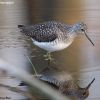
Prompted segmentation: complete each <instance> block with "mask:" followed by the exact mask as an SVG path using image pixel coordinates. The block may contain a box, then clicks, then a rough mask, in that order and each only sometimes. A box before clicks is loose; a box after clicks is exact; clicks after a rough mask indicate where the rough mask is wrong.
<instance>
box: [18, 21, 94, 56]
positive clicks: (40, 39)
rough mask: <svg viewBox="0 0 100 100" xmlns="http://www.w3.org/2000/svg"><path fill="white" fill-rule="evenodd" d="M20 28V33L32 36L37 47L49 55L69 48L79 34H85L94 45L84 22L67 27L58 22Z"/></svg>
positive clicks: (21, 26)
mask: <svg viewBox="0 0 100 100" xmlns="http://www.w3.org/2000/svg"><path fill="white" fill-rule="evenodd" d="M18 28H20V32H22V33H24V34H25V35H27V36H30V37H31V39H32V41H33V43H34V44H35V45H36V46H38V47H40V48H42V49H44V50H46V51H47V52H49V53H50V52H54V51H59V50H63V49H65V48H67V47H68V46H69V45H71V43H72V42H73V40H74V38H75V37H76V36H77V35H78V34H79V33H84V34H85V35H86V37H87V38H88V39H89V41H90V42H91V43H92V44H93V42H92V41H91V40H90V38H89V37H88V36H87V34H86V31H87V26H86V24H84V23H83V22H80V23H76V24H74V25H67V24H64V23H60V22H56V21H47V22H43V23H39V24H35V25H26V26H24V25H18ZM93 45H94V44H93ZM48 57H50V54H49V55H48ZM50 58H51V57H50Z"/></svg>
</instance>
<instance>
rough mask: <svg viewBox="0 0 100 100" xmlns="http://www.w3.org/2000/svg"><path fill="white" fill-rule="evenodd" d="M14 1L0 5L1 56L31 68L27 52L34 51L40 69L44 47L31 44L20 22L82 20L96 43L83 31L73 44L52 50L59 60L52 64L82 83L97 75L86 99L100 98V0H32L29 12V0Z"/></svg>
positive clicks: (95, 99) (39, 69)
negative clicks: (23, 32) (18, 27)
mask: <svg viewBox="0 0 100 100" xmlns="http://www.w3.org/2000/svg"><path fill="white" fill-rule="evenodd" d="M14 1H15V4H14V5H0V13H1V14H0V15H1V16H0V56H1V57H2V58H4V59H6V60H8V61H10V62H12V63H13V64H16V65H17V66H24V68H25V69H28V67H27V66H30V64H29V62H28V60H27V58H26V57H25V55H31V53H32V55H33V56H34V57H33V58H32V61H33V63H34V65H35V66H36V69H37V71H38V72H39V71H41V69H43V68H44V67H46V66H47V62H46V61H45V60H44V58H43V54H45V51H43V50H41V49H39V48H38V47H36V46H34V45H32V42H31V40H30V39H29V38H26V37H24V36H23V35H22V34H21V33H20V32H19V30H18V29H17V25H18V24H29V23H30V22H31V23H33V24H34V23H38V22H42V21H44V20H45V21H47V20H57V21H60V22H64V23H67V24H74V23H76V22H79V21H83V22H84V23H86V24H87V26H88V35H89V37H90V38H91V39H92V41H93V42H94V44H95V46H94V47H93V46H92V44H91V43H90V42H89V41H88V40H87V39H86V38H85V36H84V35H80V36H79V37H77V38H76V39H75V41H74V42H73V44H72V45H71V46H70V47H68V48H67V49H65V50H63V51H59V52H55V53H53V57H54V58H55V59H56V64H51V66H53V67H57V68H59V69H63V70H67V71H68V72H70V73H72V74H75V75H76V76H77V77H79V79H80V80H81V85H83V86H85V85H87V84H88V83H89V82H90V81H91V80H92V79H93V78H94V77H95V78H96V80H95V82H94V83H93V85H92V86H91V88H90V96H89V98H88V99H87V100H98V99H100V93H99V91H100V88H99V84H100V46H99V44H100V34H99V32H100V28H99V27H100V23H99V22H100V1H99V0H92V1H91V0H76V1H74V0H69V1H68V0H67V1H66V0H51V1H49V0H41V1H40V0H31V2H33V3H30V10H29V11H30V13H28V12H27V11H28V10H27V9H28V8H27V3H26V2H24V3H25V4H24V5H23V0H20V1H19V0H14ZM48 1H49V3H48ZM29 14H30V15H29ZM29 16H30V17H31V19H30V17H29ZM30 20H31V21H30ZM77 73H78V74H77ZM0 80H2V79H0ZM17 82H18V81H17Z"/></svg>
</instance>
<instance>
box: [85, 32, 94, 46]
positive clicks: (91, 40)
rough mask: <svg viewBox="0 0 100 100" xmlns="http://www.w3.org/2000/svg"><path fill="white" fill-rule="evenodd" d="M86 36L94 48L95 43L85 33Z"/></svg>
mask: <svg viewBox="0 0 100 100" xmlns="http://www.w3.org/2000/svg"><path fill="white" fill-rule="evenodd" d="M84 34H85V36H86V37H87V39H88V40H89V41H90V42H91V43H92V45H93V46H94V43H93V42H92V40H91V39H90V38H89V36H88V35H87V34H86V32H85V31H84Z"/></svg>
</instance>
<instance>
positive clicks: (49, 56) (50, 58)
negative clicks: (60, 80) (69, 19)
mask: <svg viewBox="0 0 100 100" xmlns="http://www.w3.org/2000/svg"><path fill="white" fill-rule="evenodd" d="M44 57H45V60H47V61H48V65H49V64H50V63H51V62H53V61H54V58H52V57H51V54H50V53H47V54H46V55H44Z"/></svg>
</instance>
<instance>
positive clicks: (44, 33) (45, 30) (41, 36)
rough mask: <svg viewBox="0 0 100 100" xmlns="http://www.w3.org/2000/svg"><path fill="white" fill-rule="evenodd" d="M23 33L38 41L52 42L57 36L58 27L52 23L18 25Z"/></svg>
mask: <svg viewBox="0 0 100 100" xmlns="http://www.w3.org/2000/svg"><path fill="white" fill-rule="evenodd" d="M18 28H20V30H21V32H22V33H25V35H27V36H30V37H32V38H33V39H34V40H35V41H38V42H51V41H54V40H55V39H56V38H57V34H56V27H54V26H53V25H52V24H51V25H50V24H48V23H46V24H44V23H43V24H36V25H30V26H23V25H18Z"/></svg>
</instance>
